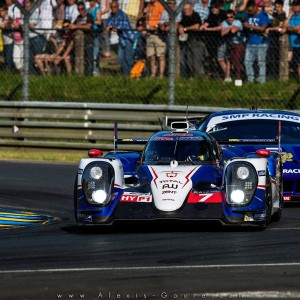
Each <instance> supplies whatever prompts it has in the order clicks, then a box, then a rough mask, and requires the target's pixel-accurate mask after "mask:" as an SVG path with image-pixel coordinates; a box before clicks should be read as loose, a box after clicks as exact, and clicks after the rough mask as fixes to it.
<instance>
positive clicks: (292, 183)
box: [198, 110, 300, 201]
mask: <svg viewBox="0 0 300 300" xmlns="http://www.w3.org/2000/svg"><path fill="white" fill-rule="evenodd" d="M198 129H200V130H203V131H205V132H208V133H210V134H211V135H212V136H214V137H215V139H216V140H217V141H218V142H219V144H221V145H222V147H223V151H224V155H225V156H226V157H227V158H230V157H235V156H243V155H245V154H246V153H248V152H255V151H256V150H258V149H267V150H270V151H277V152H279V153H280V154H281V156H282V164H283V171H282V173H283V198H284V201H300V115H299V114H297V113H293V112H287V111H279V110H229V111H223V112H216V113H212V114H210V115H209V116H207V117H205V118H204V119H202V120H201V121H200V124H198Z"/></svg>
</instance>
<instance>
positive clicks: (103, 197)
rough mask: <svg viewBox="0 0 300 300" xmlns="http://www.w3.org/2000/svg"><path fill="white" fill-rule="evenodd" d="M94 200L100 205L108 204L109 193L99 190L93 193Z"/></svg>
mask: <svg viewBox="0 0 300 300" xmlns="http://www.w3.org/2000/svg"><path fill="white" fill-rule="evenodd" d="M92 199H93V201H94V202H96V203H99V204H106V201H107V193H106V192H105V191H103V190H97V191H93V192H92Z"/></svg>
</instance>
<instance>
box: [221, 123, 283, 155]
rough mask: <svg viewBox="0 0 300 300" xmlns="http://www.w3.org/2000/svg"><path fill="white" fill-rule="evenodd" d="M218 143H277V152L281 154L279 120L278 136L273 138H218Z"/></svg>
mask: <svg viewBox="0 0 300 300" xmlns="http://www.w3.org/2000/svg"><path fill="white" fill-rule="evenodd" d="M216 140H217V142H218V143H219V144H220V145H234V144H260V145H277V146H278V152H279V154H281V151H282V150H281V121H280V120H279V121H278V137H277V138H275V139H228V140H218V139H216Z"/></svg>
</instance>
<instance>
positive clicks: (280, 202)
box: [272, 180, 284, 222]
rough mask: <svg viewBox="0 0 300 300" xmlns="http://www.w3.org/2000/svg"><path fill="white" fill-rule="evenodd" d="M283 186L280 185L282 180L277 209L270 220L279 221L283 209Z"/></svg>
mask: <svg viewBox="0 0 300 300" xmlns="http://www.w3.org/2000/svg"><path fill="white" fill-rule="evenodd" d="M282 193H283V186H282V180H281V185H280V200H279V209H278V210H277V211H276V212H275V213H274V214H273V216H272V222H279V221H280V219H281V215H282V209H283V204H284V202H283V195H282Z"/></svg>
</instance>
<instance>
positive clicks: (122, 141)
mask: <svg viewBox="0 0 300 300" xmlns="http://www.w3.org/2000/svg"><path fill="white" fill-rule="evenodd" d="M148 140H149V139H143V138H133V139H132V138H127V139H119V138H118V122H117V121H114V151H117V150H118V145H119V144H122V145H124V144H147V142H148Z"/></svg>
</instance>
